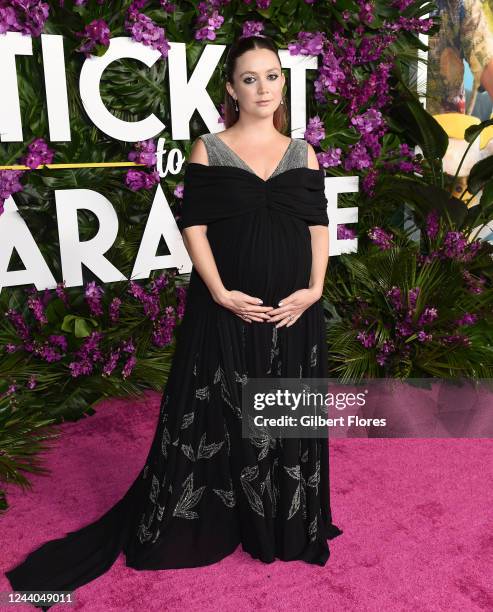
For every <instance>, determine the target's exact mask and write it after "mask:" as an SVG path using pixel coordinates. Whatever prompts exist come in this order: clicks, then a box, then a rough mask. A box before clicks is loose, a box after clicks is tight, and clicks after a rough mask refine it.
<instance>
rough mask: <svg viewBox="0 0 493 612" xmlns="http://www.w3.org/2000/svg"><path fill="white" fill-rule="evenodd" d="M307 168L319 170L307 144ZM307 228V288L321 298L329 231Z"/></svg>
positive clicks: (310, 146)
mask: <svg viewBox="0 0 493 612" xmlns="http://www.w3.org/2000/svg"><path fill="white" fill-rule="evenodd" d="M308 167H309V168H311V169H312V170H319V168H320V165H319V163H318V159H317V156H316V154H315V150H314V148H313V147H312V145H311V144H309V143H308ZM308 227H309V230H310V234H311V238H312V269H311V274H310V284H309V288H310V289H312V290H313V291H314V292H315V294H316V295H318V297H319V298H320V297H322V292H323V288H324V280H325V273H326V271H327V266H328V264H329V229H328V227H327V226H326V225H310V226H308Z"/></svg>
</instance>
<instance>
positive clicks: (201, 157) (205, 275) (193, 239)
mask: <svg viewBox="0 0 493 612" xmlns="http://www.w3.org/2000/svg"><path fill="white" fill-rule="evenodd" d="M188 161H191V162H195V163H198V164H204V165H206V166H207V165H208V163H209V160H208V157H207V149H206V148H205V144H204V142H203V141H202V139H201V138H197V139H196V141H195V142H194V143H193V145H192V150H191V153H190V158H189V160H188ZM182 238H183V243H184V244H185V248H186V249H187V251H188V254H189V255H190V259H191V260H192V263H193V266H194V268H195V269H196V270H197V272H198V273H199V275H200V276H201V278H202V280H203V281H204V283H205V284H206V285H207V288H208V289H209V291H210V293H211V296H212V298H213V300H214V301H215V302H217V303H218V304H219V303H221V302H222V301H223V299H224V297H225V296H226V294H227V293H228V291H227V289H226V288H225V286H224V285H223V282H222V280H221V277H220V276H219V271H218V269H217V265H216V261H215V259H214V255H213V253H212V249H211V245H210V243H209V240H208V239H207V225H192V226H190V227H186V228H185V229H184V230H183V232H182Z"/></svg>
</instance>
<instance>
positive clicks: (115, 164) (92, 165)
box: [0, 162, 145, 170]
mask: <svg viewBox="0 0 493 612" xmlns="http://www.w3.org/2000/svg"><path fill="white" fill-rule="evenodd" d="M144 165H145V164H137V163H135V162H100V163H87V164H41V165H40V166H38V167H37V168H35V170H41V169H42V168H49V169H50V170H56V169H58V168H118V167H125V166H144ZM0 170H31V168H29V166H22V165H20V164H16V165H13V166H0Z"/></svg>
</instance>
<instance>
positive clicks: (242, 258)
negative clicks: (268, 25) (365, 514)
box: [6, 36, 342, 590]
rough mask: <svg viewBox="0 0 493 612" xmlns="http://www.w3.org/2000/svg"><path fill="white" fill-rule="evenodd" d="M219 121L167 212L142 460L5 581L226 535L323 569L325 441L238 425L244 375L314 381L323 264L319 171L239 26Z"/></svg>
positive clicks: (50, 577)
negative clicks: (168, 350) (166, 338)
mask: <svg viewBox="0 0 493 612" xmlns="http://www.w3.org/2000/svg"><path fill="white" fill-rule="evenodd" d="M226 72H227V77H228V81H227V85H226V88H227V92H226V101H225V123H226V127H227V129H226V130H224V131H223V132H221V134H220V135H218V134H213V133H210V134H205V135H203V136H202V137H200V138H198V139H197V140H196V141H195V143H194V145H193V147H192V154H191V158H190V160H189V163H188V165H187V168H186V170H185V175H184V199H183V214H182V216H181V219H180V221H179V225H180V230H181V232H182V234H183V239H184V241H185V245H186V247H187V250H188V252H189V254H190V257H191V259H192V262H193V264H194V265H193V269H192V273H191V278H190V285H189V291H188V297H187V303H186V309H185V314H184V318H183V321H182V323H181V326H180V328H179V329H178V331H177V344H176V350H175V354H174V358H173V363H172V367H171V370H170V374H169V377H168V380H167V382H166V385H165V388H164V392H163V397H162V401H161V409H160V413H159V417H158V422H157V427H156V433H155V436H154V440H153V442H152V445H151V448H150V450H149V454H148V456H147V460H146V463H145V465H144V467H143V468H142V470H141V472H140V473H139V475H138V476H137V478H136V480H135V481H134V483H133V484H132V486H131V487H130V489H129V490H128V491H127V493H126V494H125V495H124V497H123V498H122V499H121V500H120V501H119V502H118V503H117V504H116V505H115V506H113V507H112V508H110V509H109V510H108V511H107V513H106V514H104V515H103V516H102V517H100V518H99V519H98V520H97V521H96V522H94V523H91V524H89V525H86V526H85V527H83V528H81V529H79V530H78V531H75V532H70V533H68V534H67V535H66V536H65V537H63V538H60V539H58V540H53V541H50V542H47V543H45V544H44V545H43V546H41V547H40V548H39V549H37V550H35V551H34V552H32V553H31V554H30V555H29V556H28V557H27V559H26V560H25V561H24V562H23V563H22V564H20V565H18V566H17V567H15V568H14V569H12V570H10V571H9V572H7V574H6V575H7V577H8V578H9V580H10V583H11V585H12V587H13V588H14V589H15V590H74V589H75V588H77V587H79V586H81V585H82V584H85V583H87V582H89V581H90V580H93V579H94V578H96V577H97V576H99V575H101V574H102V573H103V572H105V571H106V570H107V569H108V568H109V567H111V565H112V564H113V562H114V561H115V559H116V558H117V557H118V555H119V553H120V552H124V553H125V558H126V565H127V566H129V567H132V568H135V569H137V570H143V569H145V570H148V569H155V570H159V569H165V568H184V567H198V566H202V565H208V564H211V563H214V562H216V561H219V560H220V559H222V558H224V557H225V556H227V555H229V554H231V553H232V552H233V551H234V550H235V549H236V548H237V546H238V545H239V544H241V545H242V548H243V550H244V551H246V552H247V553H249V554H250V555H251V556H252V557H254V558H256V559H260V560H261V561H263V562H264V563H271V562H272V561H274V560H275V559H276V558H278V559H282V560H284V561H292V560H295V559H299V560H303V561H306V562H307V563H312V564H317V565H325V563H326V562H327V559H328V557H329V547H328V544H327V540H328V539H331V538H334V537H336V536H337V535H340V534H341V533H342V531H341V530H340V529H339V528H338V527H337V526H336V525H334V524H333V523H332V515H331V509H330V495H329V463H328V439H327V437H324V438H284V437H283V438H272V437H261V436H260V437H242V427H241V426H242V406H241V401H242V393H241V392H242V386H243V385H244V384H246V383H247V381H248V380H249V379H251V378H257V377H258V378H265V377H287V378H304V377H309V378H311V377H315V378H324V377H326V376H327V375H328V371H327V346H326V341H325V325H324V316H323V309H322V304H321V295H322V287H323V282H324V277H325V272H326V269H327V262H328V229H327V226H328V217H327V210H326V206H327V199H326V197H325V193H324V172H323V169H320V168H319V166H318V161H317V158H316V156H315V152H314V150H313V149H312V147H311V146H310V145H308V144H307V143H306V141H304V140H295V139H291V138H288V137H286V136H285V135H283V133H282V130H283V129H285V123H286V116H287V113H286V104H285V101H284V99H283V95H282V89H283V86H284V75H283V74H282V71H281V66H280V61H279V56H278V52H277V48H276V46H275V44H274V42H273V41H272V40H271V39H269V38H267V37H262V36H253V37H250V38H240V39H239V40H238V41H236V43H235V44H233V45H232V47H231V49H230V52H229V55H228V59H227V65H226Z"/></svg>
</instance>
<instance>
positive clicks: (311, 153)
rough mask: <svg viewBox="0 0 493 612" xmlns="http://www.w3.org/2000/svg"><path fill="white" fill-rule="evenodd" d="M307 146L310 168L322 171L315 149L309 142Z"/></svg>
mask: <svg viewBox="0 0 493 612" xmlns="http://www.w3.org/2000/svg"><path fill="white" fill-rule="evenodd" d="M305 142H306V141H305ZM306 146H307V147H308V168H311V169H312V170H320V164H319V163H318V158H317V154H316V153H315V149H314V148H313V147H312V145H311V144H310V143H309V142H307V143H306Z"/></svg>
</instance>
